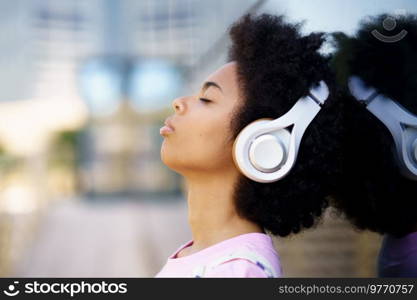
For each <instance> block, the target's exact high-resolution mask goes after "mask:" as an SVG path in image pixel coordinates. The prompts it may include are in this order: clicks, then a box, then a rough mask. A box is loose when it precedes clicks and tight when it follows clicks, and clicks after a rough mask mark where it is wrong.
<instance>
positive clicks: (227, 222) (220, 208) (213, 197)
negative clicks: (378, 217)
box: [187, 169, 264, 251]
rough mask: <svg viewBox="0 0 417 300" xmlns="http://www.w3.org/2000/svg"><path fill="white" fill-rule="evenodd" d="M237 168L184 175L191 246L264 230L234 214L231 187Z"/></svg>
mask: <svg viewBox="0 0 417 300" xmlns="http://www.w3.org/2000/svg"><path fill="white" fill-rule="evenodd" d="M237 172H238V171H237V170H236V169H233V170H232V171H230V172H225V171H224V170H223V171H222V172H219V173H216V174H205V176H196V177H195V178H190V177H188V178H187V189H188V196H187V201H188V222H189V224H190V227H191V232H192V237H193V245H192V247H193V249H194V251H198V250H201V249H204V248H206V247H209V246H211V245H214V244H216V243H218V242H221V241H223V240H226V239H229V238H232V237H234V236H237V235H241V234H244V233H250V232H262V233H264V230H263V229H262V228H261V227H260V226H259V225H257V224H256V223H254V222H251V221H249V220H246V219H244V218H241V217H240V216H238V214H237V212H236V209H235V205H234V200H233V189H234V184H235V182H236V180H237V178H238V173H237Z"/></svg>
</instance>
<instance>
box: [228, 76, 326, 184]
mask: <svg viewBox="0 0 417 300" xmlns="http://www.w3.org/2000/svg"><path fill="white" fill-rule="evenodd" d="M328 95H329V90H328V87H327V85H326V83H325V82H324V81H320V82H319V84H318V85H317V86H315V87H313V88H311V89H310V92H309V94H308V95H307V96H305V97H302V98H300V99H299V100H298V101H297V102H296V103H295V105H294V106H293V107H292V108H291V109H290V110H289V111H288V112H287V113H285V114H284V115H282V116H281V117H279V118H277V119H275V120H265V119H261V120H257V121H255V122H252V123H251V124H249V125H247V126H246V127H245V128H244V129H243V130H242V131H241V132H240V133H239V135H238V137H237V138H236V140H235V142H234V145H233V158H234V161H235V163H236V165H237V167H238V168H239V169H240V171H241V172H242V173H243V174H244V175H245V176H247V177H249V178H251V179H252V180H254V181H258V182H264V183H267V182H273V181H277V180H279V179H281V178H283V177H284V176H285V175H287V174H288V173H289V172H290V170H291V169H292V167H293V166H294V163H295V161H296V158H297V154H298V149H299V146H300V143H301V139H302V136H303V134H304V132H305V130H306V128H307V127H308V125H309V124H310V123H311V121H312V120H313V119H314V117H315V116H316V115H317V113H318V112H319V111H320V109H321V106H322V105H323V104H324V102H325V101H326V100H327V97H328ZM290 127H292V128H291V132H290V131H289V130H288V129H287V128H290Z"/></svg>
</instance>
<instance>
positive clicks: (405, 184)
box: [331, 14, 417, 237]
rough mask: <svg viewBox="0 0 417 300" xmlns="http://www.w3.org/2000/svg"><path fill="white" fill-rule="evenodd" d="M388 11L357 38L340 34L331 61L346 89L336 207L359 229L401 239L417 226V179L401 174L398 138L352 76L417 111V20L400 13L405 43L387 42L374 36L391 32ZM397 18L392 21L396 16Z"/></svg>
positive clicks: (369, 21) (371, 19)
mask: <svg viewBox="0 0 417 300" xmlns="http://www.w3.org/2000/svg"><path fill="white" fill-rule="evenodd" d="M387 18H390V17H389V16H388V15H386V14H382V15H378V16H374V17H369V18H368V19H366V20H365V21H363V22H362V23H361V25H360V28H359V30H358V32H357V34H356V36H354V37H349V36H346V35H345V34H343V33H334V34H333V36H334V41H335V43H334V44H335V47H336V52H335V54H334V57H333V59H332V61H331V65H332V66H333V68H334V69H335V72H336V74H337V80H338V83H339V85H340V86H341V87H342V88H343V90H344V92H343V95H342V97H341V98H340V101H342V102H344V121H343V123H344V130H345V133H344V134H343V140H342V149H343V153H342V157H343V159H342V162H343V165H342V167H343V168H342V173H341V174H342V176H341V177H340V181H339V183H338V184H337V189H336V193H335V195H334V203H333V205H334V206H335V207H336V208H338V209H339V210H340V211H341V212H342V213H344V214H345V215H346V217H347V218H348V219H349V220H350V221H351V222H352V223H353V224H354V225H356V227H357V228H358V229H369V230H371V231H374V232H378V233H381V234H385V233H388V234H391V235H393V236H396V237H401V236H403V235H405V234H407V233H410V232H413V231H416V230H417V199H416V197H417V182H416V181H412V180H410V179H407V178H405V177H404V176H402V175H401V173H400V169H399V167H398V165H397V163H396V157H395V155H396V153H395V148H394V147H395V146H394V140H393V138H392V136H391V134H390V132H389V131H388V129H387V128H386V127H385V125H384V124H383V123H382V122H381V121H379V120H378V119H377V118H376V117H375V116H373V115H372V113H370V112H369V111H368V110H367V109H366V108H365V107H364V106H362V105H361V104H360V103H359V102H358V101H356V100H354V99H353V98H352V96H351V95H350V93H349V91H348V89H347V80H348V77H349V76H351V75H356V76H359V77H361V78H362V79H363V80H364V81H365V82H366V83H367V84H368V85H369V86H373V87H375V88H376V89H378V90H379V92H380V93H382V94H384V95H386V96H388V97H390V98H392V99H394V100H395V101H396V102H398V103H399V104H401V105H402V106H403V107H405V108H406V109H407V110H409V111H410V112H411V113H413V114H416V115H417V18H416V16H415V15H406V16H400V17H397V19H396V20H395V21H396V23H397V25H398V26H397V29H398V31H400V30H406V31H407V35H406V36H405V37H403V38H402V39H401V40H400V41H397V42H394V43H386V42H383V41H381V40H379V39H377V38H375V37H374V36H373V35H372V30H378V31H379V32H380V33H382V34H384V35H386V36H392V35H393V34H394V33H395V32H394V33H393V32H389V31H387V30H386V29H385V28H384V26H383V22H384V20H387ZM391 21H392V20H391Z"/></svg>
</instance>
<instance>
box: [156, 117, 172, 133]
mask: <svg viewBox="0 0 417 300" xmlns="http://www.w3.org/2000/svg"><path fill="white" fill-rule="evenodd" d="M164 124H165V126H163V127H161V129H159V133H160V134H161V135H164V136H165V135H168V134H170V133H173V132H174V131H175V129H174V126H172V124H171V120H170V119H166V120H165V123H164Z"/></svg>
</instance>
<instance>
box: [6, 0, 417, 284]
mask: <svg viewBox="0 0 417 300" xmlns="http://www.w3.org/2000/svg"><path fill="white" fill-rule="evenodd" d="M246 12H257V13H262V12H268V13H274V14H285V15H287V16H288V20H289V21H302V20H305V21H306V23H305V26H304V27H303V30H304V31H305V32H306V33H307V32H310V31H328V32H332V31H344V32H346V33H349V34H352V33H353V32H355V29H356V27H357V26H358V22H359V21H360V20H361V19H362V18H364V17H365V16H367V15H375V14H379V13H383V12H384V13H388V14H391V15H396V14H404V13H417V2H416V1H415V0H397V1H395V0H351V1H342V0H336V1H335V0H316V1H310V0H275V1H274V0H265V1H258V0H228V1H220V0H212V1H203V0H123V1H121V0H54V1H52V0H14V1H7V0H0V82H1V85H0V276H1V277H5V276H9V277H11V276H14V277H20V276H30V277H153V276H154V275H155V274H156V273H157V272H158V271H159V270H160V269H161V267H162V266H163V265H164V263H165V262H166V259H167V257H168V256H169V255H170V254H171V253H172V252H173V251H174V250H175V249H177V248H178V247H179V246H180V245H181V244H183V243H185V242H186V241H188V240H189V239H190V238H191V233H190V230H189V228H188V224H187V203H186V198H185V196H184V195H185V194H184V192H185V185H184V182H183V179H182V178H181V176H179V175H178V174H176V173H175V172H173V171H171V170H170V169H168V168H167V167H166V166H165V165H163V164H162V162H161V161H160V146H161V144H162V137H161V136H160V134H159V128H160V127H161V126H162V124H163V121H164V119H165V118H166V117H167V116H168V115H170V114H172V113H173V110H172V108H171V102H172V100H173V99H175V98H176V97H177V96H179V95H182V94H188V93H191V92H193V91H195V90H196V89H197V88H198V87H199V85H200V84H201V82H202V80H203V79H204V78H205V77H206V76H207V75H209V74H210V73H211V72H212V71H214V70H215V69H217V68H218V67H219V66H221V65H222V64H223V63H224V62H225V58H226V50H227V47H228V45H229V40H228V36H227V28H228V26H229V25H230V24H231V23H232V22H233V21H235V20H236V19H237V18H239V17H240V16H241V15H243V14H244V13H246ZM324 51H331V49H330V48H329V49H327V50H326V49H324ZM274 242H275V245H276V247H277V250H278V252H279V254H280V255H281V259H282V263H283V270H284V273H285V276H288V277H292V276H300V277H332V276H346V277H350V276H375V258H376V255H377V250H378V248H379V245H380V237H379V236H378V235H376V234H371V233H369V232H357V231H355V230H353V229H352V228H351V226H350V225H349V224H348V223H347V222H345V221H343V220H342V219H340V218H338V217H337V216H336V215H335V213H334V212H333V211H332V210H330V209H329V210H328V211H327V212H326V215H325V218H324V219H323V221H322V223H321V224H320V225H319V226H318V227H317V228H315V229H311V230H307V231H305V232H304V233H302V234H299V235H295V236H293V237H289V238H274Z"/></svg>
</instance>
